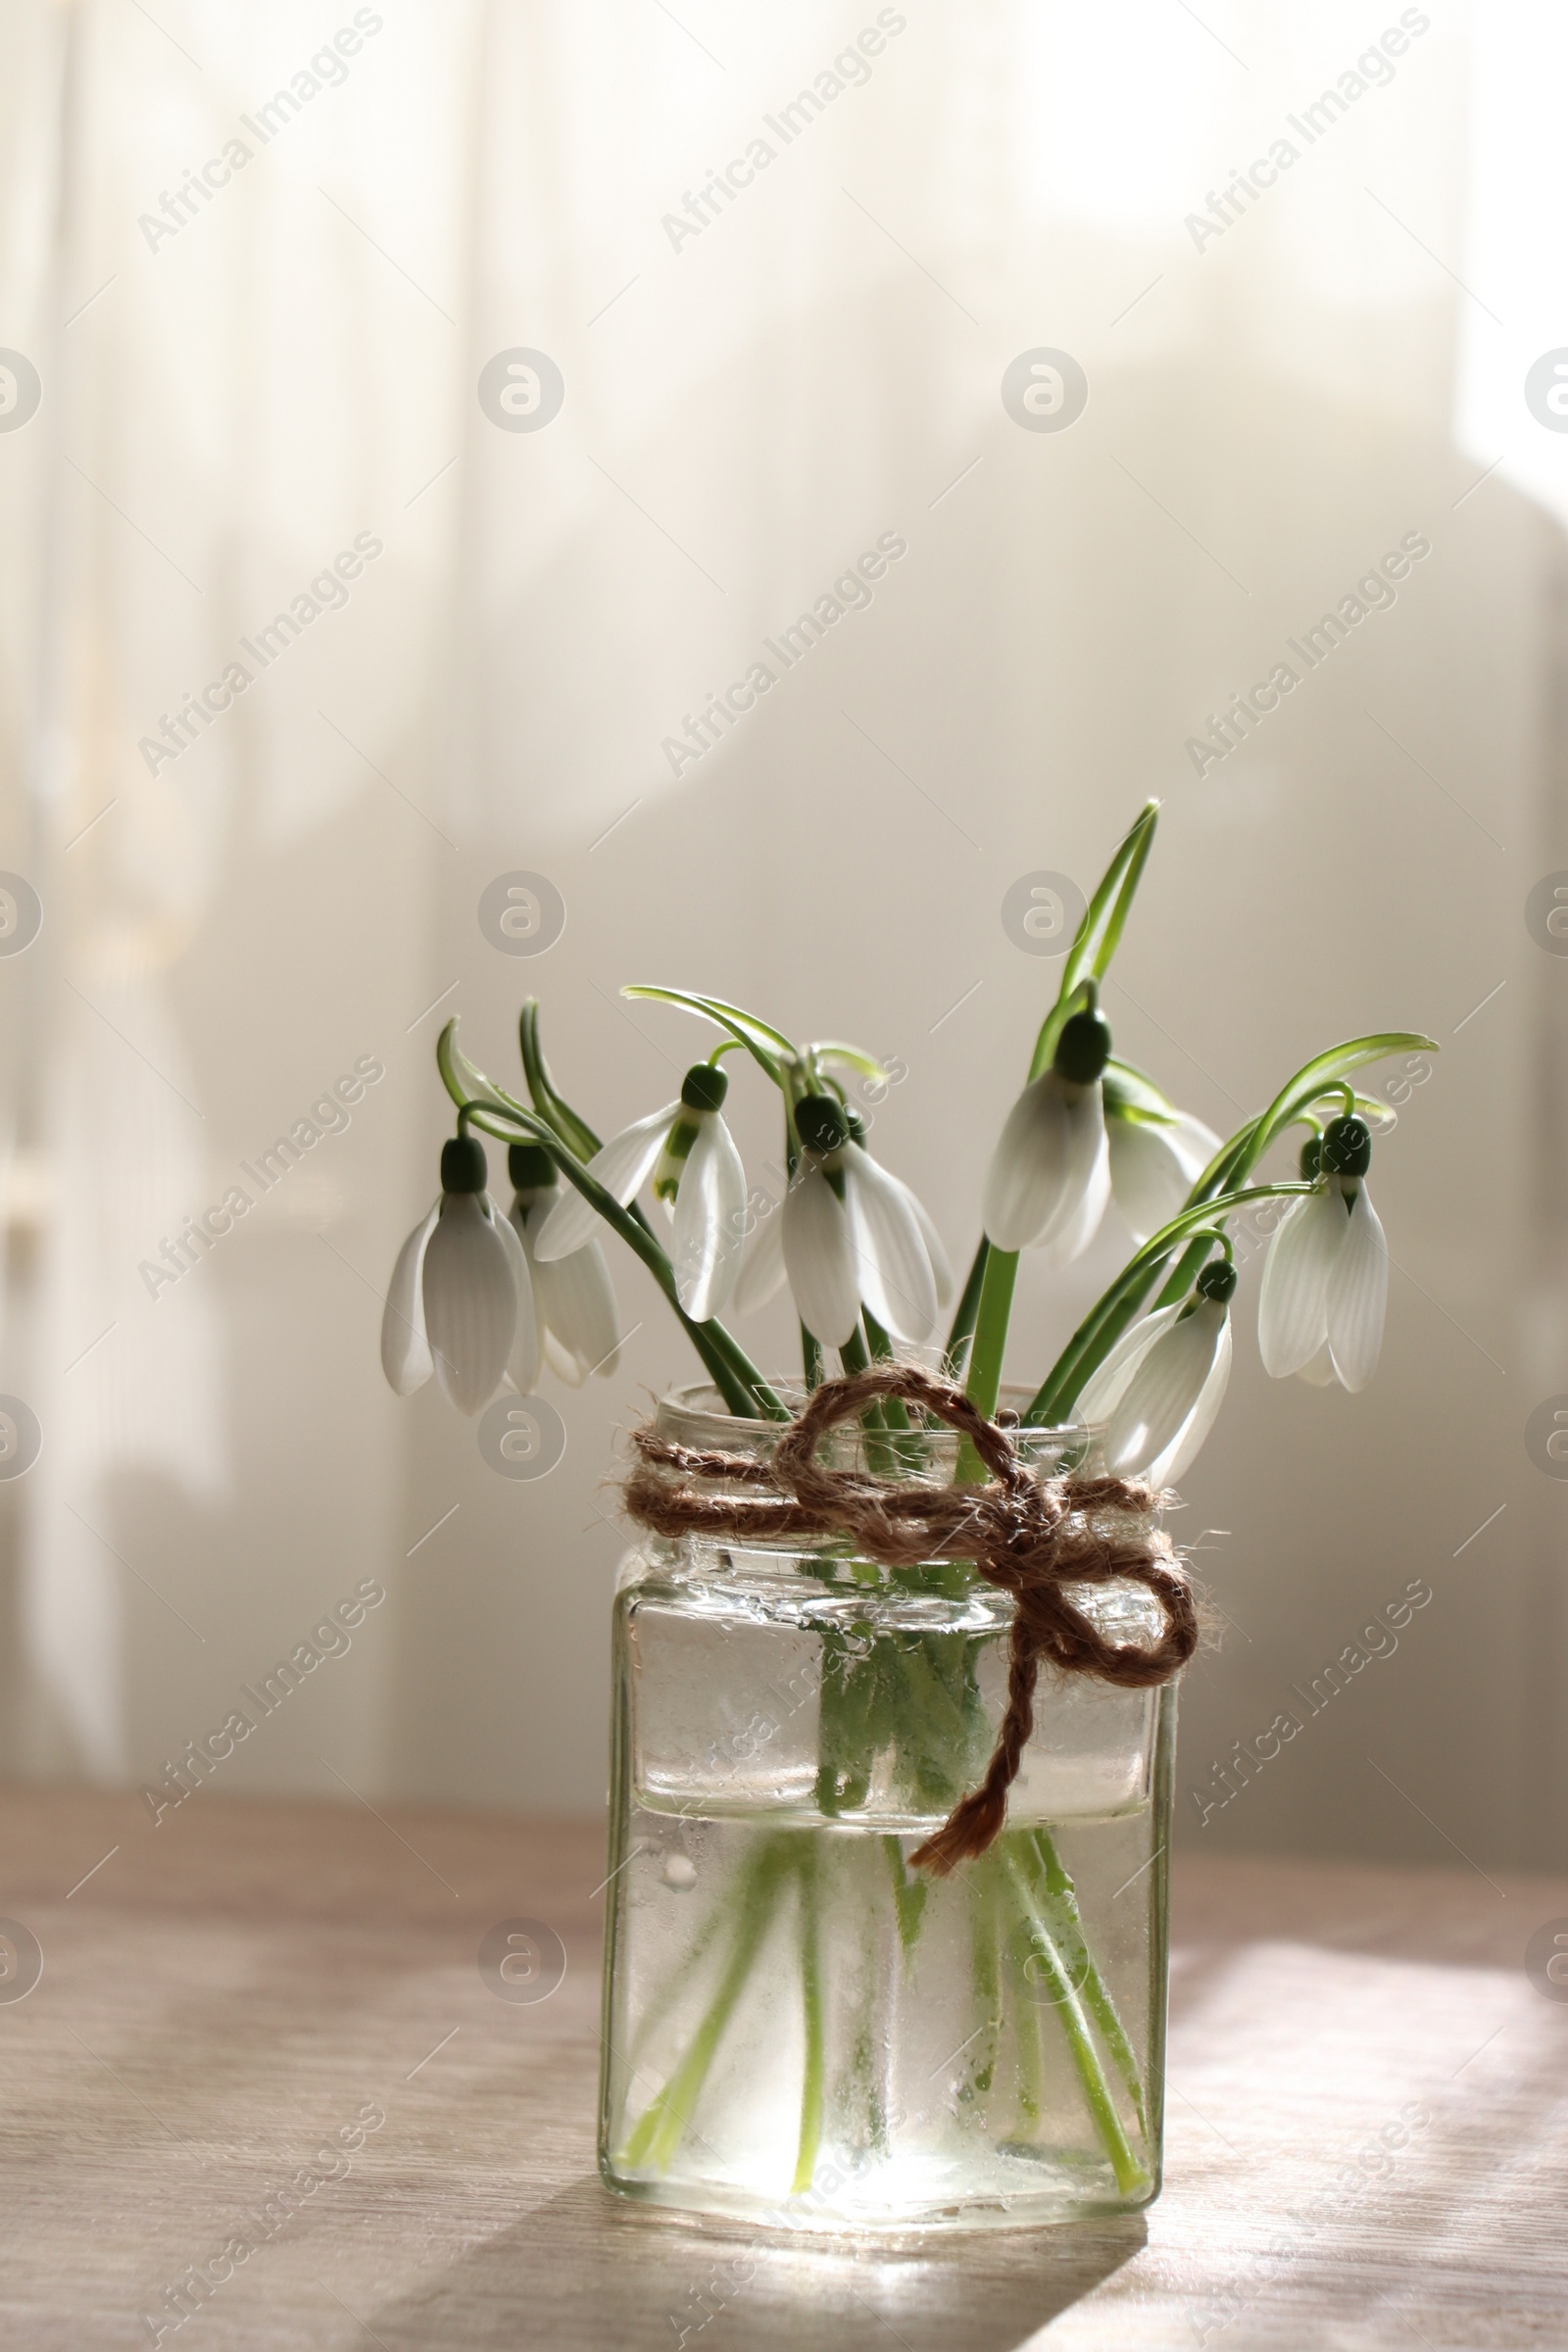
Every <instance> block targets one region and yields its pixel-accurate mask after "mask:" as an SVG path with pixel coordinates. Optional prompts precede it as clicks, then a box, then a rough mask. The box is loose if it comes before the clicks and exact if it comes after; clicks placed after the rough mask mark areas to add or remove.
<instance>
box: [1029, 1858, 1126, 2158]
mask: <svg viewBox="0 0 1568 2352" xmlns="http://www.w3.org/2000/svg"><path fill="white" fill-rule="evenodd" d="M1004 1860H1005V1867H1006V1870H1007V1874H1008V1876H1009V1877H1010V1879H1011V1880H1012V1883H1013V1888H1014V1891H1015V1893H1016V1894H1017V1896H1018V1900H1019V1902H1020V1904H1021V1905H1022V1907H1023V1910H1024V1913H1025V1915H1026V1918H1027V1921H1028V1927H1029V1941H1030V1948H1031V1951H1032V1952H1033V1954H1034V1955H1035V1957H1036V1958H1037V1959H1038V1961H1039V1963H1040V1970H1041V1980H1042V1982H1043V1983H1044V1984H1045V1985H1047V1986H1048V1987H1049V1990H1050V1993H1051V1998H1052V2002H1053V2004H1054V2008H1055V2011H1056V2015H1057V2016H1058V2017H1059V2018H1060V2020H1061V2029H1062V2032H1063V2033H1064V2034H1066V2036H1067V2046H1068V2048H1069V2049H1070V2050H1071V2052H1072V2060H1073V2064H1074V2066H1075V2067H1076V2068H1077V2070H1078V2080H1079V2082H1081V2083H1082V2085H1083V2093H1084V2103H1085V2105H1086V2106H1087V2107H1088V2109H1089V2113H1090V2117H1091V2119H1092V2120H1093V2123H1094V2127H1095V2130H1096V2131H1098V2132H1099V2134H1100V2138H1101V2142H1102V2144H1103V2147H1104V2150H1105V2153H1106V2155H1107V2156H1108V2157H1109V2159H1110V2166H1111V2170H1112V2172H1113V2173H1114V2174H1115V2176H1116V2186H1117V2187H1118V2188H1119V2189H1120V2190H1121V2193H1122V2195H1123V2196H1131V2195H1132V2194H1133V2192H1134V2191H1135V2190H1136V2189H1140V2188H1147V2187H1148V2186H1149V2175H1148V2173H1147V2172H1146V2171H1145V2169H1144V2167H1143V2166H1142V2165H1141V2164H1140V2163H1139V2161H1138V2159H1137V2157H1136V2156H1135V2155H1134V2154H1133V2151H1132V2148H1131V2145H1130V2144H1129V2142H1128V2138H1127V2134H1126V2131H1124V2130H1123V2128H1122V2121H1121V2118H1120V2116H1119V2115H1118V2114H1117V2113H1116V2102H1115V2100H1114V2099H1113V2098H1112V2096H1111V2093H1110V2085H1109V2084H1108V2083H1107V2082H1106V2081H1105V2073H1104V2069H1103V2066H1102V2065H1101V2063H1100V2053H1099V2052H1098V2050H1097V2049H1096V2048H1095V2043H1094V2036H1093V2035H1092V2034H1091V2033H1090V2031H1089V2021H1088V2019H1087V2018H1086V2017H1085V2015H1084V2013H1083V2010H1082V2008H1081V2007H1080V2006H1079V2002H1078V1995H1077V1993H1076V1992H1075V1991H1074V1989H1073V1985H1072V1980H1071V1978H1070V1977H1069V1976H1068V1974H1067V1971H1066V1969H1065V1968H1064V1967H1063V1965H1062V1960H1061V1955H1060V1953H1059V1952H1058V1951H1057V1949H1056V1946H1055V1942H1054V1938H1053V1936H1052V1934H1051V1931H1050V1929H1049V1927H1048V1926H1047V1924H1046V1922H1045V1920H1044V1918H1043V1917H1042V1916H1041V1911H1040V1906H1039V1904H1038V1903H1037V1901H1036V1899H1035V1894H1034V1889H1033V1888H1032V1887H1031V1886H1030V1884H1029V1881H1028V1879H1027V1878H1026V1877H1025V1875H1024V1873H1023V1871H1022V1870H1021V1869H1020V1868H1019V1865H1018V1861H1017V1857H1016V1856H1015V1855H1014V1854H1013V1853H1012V1852H1011V1850H1010V1849H1009V1850H1008V1851H1007V1852H1006V1853H1005V1856H1004Z"/></svg>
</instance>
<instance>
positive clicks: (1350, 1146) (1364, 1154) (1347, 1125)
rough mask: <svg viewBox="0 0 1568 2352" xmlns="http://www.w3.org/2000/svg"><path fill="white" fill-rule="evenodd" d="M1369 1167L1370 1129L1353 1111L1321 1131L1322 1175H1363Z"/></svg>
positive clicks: (1370, 1155) (1370, 1161) (1370, 1160)
mask: <svg viewBox="0 0 1568 2352" xmlns="http://www.w3.org/2000/svg"><path fill="white" fill-rule="evenodd" d="M1371 1165H1372V1130H1371V1128H1370V1127H1369V1126H1368V1125H1367V1123H1366V1121H1365V1119H1363V1118H1359V1117H1357V1115H1356V1114H1355V1112H1354V1111H1351V1112H1349V1113H1348V1115H1347V1116H1346V1117H1345V1118H1340V1119H1330V1121H1329V1123H1328V1125H1327V1126H1326V1127H1325V1128H1324V1130H1323V1173H1324V1175H1325V1176H1364V1175H1365V1174H1366V1172H1367V1170H1368V1168H1369V1167H1370V1166H1371Z"/></svg>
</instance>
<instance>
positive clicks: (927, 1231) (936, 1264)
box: [888, 1175, 957, 1306]
mask: <svg viewBox="0 0 1568 2352" xmlns="http://www.w3.org/2000/svg"><path fill="white" fill-rule="evenodd" d="M888 1182H889V1183H890V1184H896V1185H897V1186H898V1188H899V1190H900V1192H901V1193H904V1194H905V1195H906V1196H907V1199H908V1202H909V1206H910V1207H911V1208H912V1209H913V1211H914V1221H915V1223H916V1224H917V1225H918V1226H919V1228H920V1239H921V1241H922V1242H924V1244H925V1253H926V1255H927V1257H928V1258H929V1259H930V1260H931V1279H932V1281H933V1282H934V1283H935V1285H936V1292H937V1304H938V1306H951V1305H952V1304H953V1294H954V1292H955V1290H956V1287H957V1286H956V1283H955V1282H954V1279H953V1263H952V1260H951V1259H950V1258H949V1256H948V1253H947V1250H945V1249H944V1248H943V1246H942V1236H941V1234H940V1233H938V1231H937V1229H936V1224H935V1221H934V1219H933V1218H932V1216H931V1213H930V1211H929V1210H928V1209H927V1207H926V1205H925V1202H924V1201H922V1200H921V1199H920V1196H919V1194H918V1193H916V1192H914V1191H913V1190H912V1189H911V1187H910V1186H908V1185H907V1184H906V1183H905V1182H904V1180H903V1178H902V1177H899V1176H892V1175H890V1176H889V1178H888Z"/></svg>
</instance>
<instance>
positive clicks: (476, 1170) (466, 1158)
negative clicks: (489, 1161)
mask: <svg viewBox="0 0 1568 2352" xmlns="http://www.w3.org/2000/svg"><path fill="white" fill-rule="evenodd" d="M488 1181H489V1170H488V1168H487V1167H486V1165H485V1156H484V1146H483V1144H481V1143H480V1141H479V1138H478V1137H477V1136H476V1135H455V1136H453V1137H452V1139H451V1141H450V1142H449V1143H445V1144H443V1145H442V1147H441V1190H442V1191H443V1192H444V1193H482V1192H483V1191H484V1188H485V1185H486V1184H487V1182H488Z"/></svg>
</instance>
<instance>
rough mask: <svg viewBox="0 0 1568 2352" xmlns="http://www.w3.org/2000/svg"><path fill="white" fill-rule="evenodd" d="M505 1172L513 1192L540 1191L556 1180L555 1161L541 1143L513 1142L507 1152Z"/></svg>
mask: <svg viewBox="0 0 1568 2352" xmlns="http://www.w3.org/2000/svg"><path fill="white" fill-rule="evenodd" d="M507 1174H508V1175H509V1176H510V1177H511V1178H512V1189H513V1191H514V1192H515V1193H541V1192H543V1191H544V1189H545V1187H546V1186H547V1185H552V1184H554V1183H555V1181H556V1163H555V1161H554V1160H553V1159H552V1158H551V1156H550V1154H549V1152H547V1151H546V1150H545V1148H544V1146H543V1144H513V1145H511V1146H510V1147H509V1149H508V1152H507Z"/></svg>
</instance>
